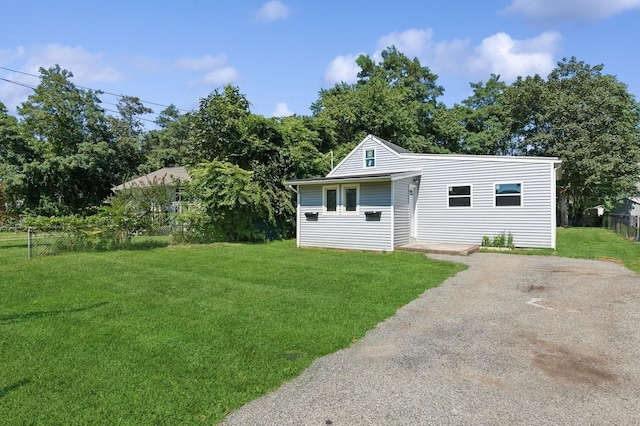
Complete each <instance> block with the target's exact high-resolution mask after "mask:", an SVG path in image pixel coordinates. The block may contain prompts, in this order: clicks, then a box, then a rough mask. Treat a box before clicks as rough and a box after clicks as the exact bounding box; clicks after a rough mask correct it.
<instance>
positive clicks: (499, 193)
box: [495, 182, 522, 207]
mask: <svg viewBox="0 0 640 426" xmlns="http://www.w3.org/2000/svg"><path fill="white" fill-rule="evenodd" d="M495 206H496V207H505V206H516V207H519V206H522V183H519V182H517V183H516V182H514V183H496V184H495Z"/></svg>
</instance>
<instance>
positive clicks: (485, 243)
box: [482, 231, 516, 250]
mask: <svg viewBox="0 0 640 426" xmlns="http://www.w3.org/2000/svg"><path fill="white" fill-rule="evenodd" d="M482 247H501V248H509V249H511V250H514V249H515V248H516V246H515V243H514V242H513V234H512V233H511V231H509V233H506V232H504V231H503V232H501V233H499V234H498V235H494V236H493V238H490V237H489V236H487V235H484V236H483V237H482Z"/></svg>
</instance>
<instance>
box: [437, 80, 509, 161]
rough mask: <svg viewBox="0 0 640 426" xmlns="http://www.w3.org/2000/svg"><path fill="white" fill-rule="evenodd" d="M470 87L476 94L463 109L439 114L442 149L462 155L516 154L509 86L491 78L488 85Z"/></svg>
mask: <svg viewBox="0 0 640 426" xmlns="http://www.w3.org/2000/svg"><path fill="white" fill-rule="evenodd" d="M470 86H471V88H472V89H473V94H472V95H471V96H470V97H469V98H467V99H465V100H464V101H463V102H462V104H461V105H460V104H456V105H454V106H453V107H452V108H449V109H446V108H442V109H440V110H438V111H437V112H436V120H435V124H436V127H437V129H438V138H439V141H440V142H439V145H441V146H443V147H444V148H446V149H448V150H449V151H451V152H457V153H463V154H484V155H510V154H515V153H516V151H517V147H515V146H513V139H512V137H511V119H510V116H509V111H508V110H507V109H506V106H505V103H504V93H505V91H506V89H507V85H506V84H505V83H504V82H502V81H500V76H499V75H495V74H492V75H491V77H490V78H489V80H487V82H486V83H485V82H482V81H481V82H478V83H471V84H470Z"/></svg>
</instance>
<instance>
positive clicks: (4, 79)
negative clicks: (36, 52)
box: [0, 77, 157, 124]
mask: <svg viewBox="0 0 640 426" xmlns="http://www.w3.org/2000/svg"><path fill="white" fill-rule="evenodd" d="M0 80H2V81H6V82H7V83H12V84H16V85H18V86H22V87H26V88H27V89H32V90H35V89H36V86H34V85H32V84H27V83H22V82H19V81H12V80H8V79H6V78H2V77H0ZM100 103H101V104H107V105H113V106H118V104H114V103H112V102H104V101H100ZM101 108H102V109H103V110H104V111H109V112H114V113H116V114H120V111H115V110H113V109H108V108H104V107H101ZM137 119H138V120H143V121H148V122H149V123H153V124H157V123H156V122H155V120H149V119H147V118H142V117H137Z"/></svg>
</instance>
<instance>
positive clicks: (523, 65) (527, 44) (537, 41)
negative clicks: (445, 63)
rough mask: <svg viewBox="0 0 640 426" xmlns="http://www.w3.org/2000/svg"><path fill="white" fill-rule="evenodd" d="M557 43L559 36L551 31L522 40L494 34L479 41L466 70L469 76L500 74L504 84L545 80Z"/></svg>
mask: <svg viewBox="0 0 640 426" xmlns="http://www.w3.org/2000/svg"><path fill="white" fill-rule="evenodd" d="M560 39H561V37H560V34H558V33H556V32H552V31H548V32H545V33H542V34H540V35H539V36H537V37H534V38H531V39H526V40H516V39H513V38H511V36H510V35H509V34H505V33H498V34H495V35H492V36H491V37H487V38H485V39H484V40H482V43H481V44H480V45H479V46H477V47H476V48H475V49H474V53H473V55H472V56H470V57H469V58H468V59H467V60H466V66H467V69H468V71H469V72H470V74H471V75H483V76H488V75H489V74H491V73H494V74H500V76H501V77H502V80H503V81H507V82H510V81H513V80H515V79H516V78H517V77H518V76H523V77H524V76H527V75H533V74H540V75H542V76H546V75H547V74H548V73H549V72H550V71H551V70H552V69H553V68H554V66H555V61H554V53H555V51H556V50H557V45H558V42H559V41H560Z"/></svg>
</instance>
